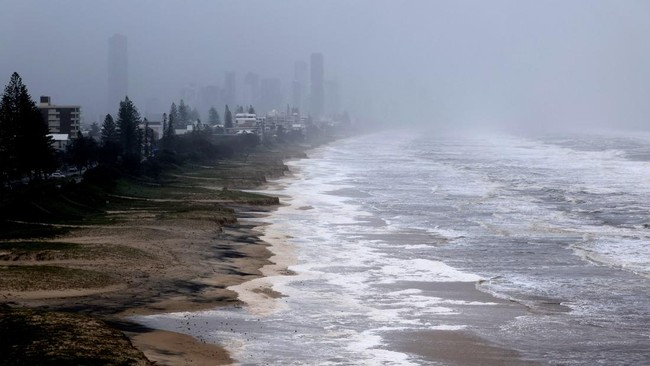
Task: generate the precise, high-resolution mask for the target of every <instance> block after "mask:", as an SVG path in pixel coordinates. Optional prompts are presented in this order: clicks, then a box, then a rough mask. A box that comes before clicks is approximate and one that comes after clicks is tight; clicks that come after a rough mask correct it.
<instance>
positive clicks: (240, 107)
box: [235, 105, 244, 113]
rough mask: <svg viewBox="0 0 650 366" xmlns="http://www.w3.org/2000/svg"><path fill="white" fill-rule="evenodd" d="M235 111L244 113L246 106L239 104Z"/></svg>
mask: <svg viewBox="0 0 650 366" xmlns="http://www.w3.org/2000/svg"><path fill="white" fill-rule="evenodd" d="M235 113H244V107H243V106H240V105H238V106H237V109H236V110H235Z"/></svg>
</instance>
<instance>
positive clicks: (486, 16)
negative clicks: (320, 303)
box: [0, 0, 650, 126]
mask: <svg viewBox="0 0 650 366" xmlns="http://www.w3.org/2000/svg"><path fill="white" fill-rule="evenodd" d="M115 33H121V34H124V35H126V36H127V37H128V48H129V94H130V97H131V98H132V99H133V100H134V101H135V102H136V104H137V105H138V106H142V105H144V103H145V101H146V100H147V99H150V98H158V99H159V100H161V101H162V104H164V105H169V104H170V103H171V101H172V100H176V99H178V98H180V90H181V88H182V87H183V86H186V85H188V84H190V83H195V84H197V85H208V84H221V82H222V79H223V74H224V72H225V71H229V70H234V71H236V72H237V77H238V79H240V80H241V79H243V75H244V74H245V73H246V72H248V71H253V72H256V73H259V74H260V75H261V76H263V77H279V78H281V79H282V81H283V83H284V84H285V85H288V83H289V82H290V81H291V79H292V72H293V63H294V61H297V60H304V61H309V55H310V54H311V53H312V52H322V53H323V54H324V56H325V69H326V71H325V72H326V79H330V78H336V79H338V80H339V82H340V84H341V94H342V105H343V107H345V108H347V109H349V110H350V111H352V112H353V113H354V114H356V115H358V116H359V117H362V118H365V119H377V120H379V119H383V120H387V121H391V122H392V123H395V124H398V123H411V122H418V123H424V124H432V125H434V124H438V125H439V124H450V125H475V124H476V125H489V126H492V125H509V126H517V125H527V126H537V125H594V126H601V125H610V126H650V1H647V0H638V1H634V0H607V1H604V0H583V1H579V0H535V1H526V0H501V1H488V0H476V1H470V0H449V1H436V0H402V1H397V0H394V1H388V0H356V1H355V0H331V1H313V0H311V1H310V0H275V1H271V0H259V1H248V0H233V1H218V0H192V1H171V0H170V1H165V0H128V1H127V0H107V1H103V0H93V1H88V0H57V1H50V0H38V1H37V0H0V83H2V85H3V86H4V85H6V83H7V81H8V80H9V77H10V75H11V73H12V72H13V71H17V72H18V73H20V75H21V76H22V77H23V80H24V82H25V83H26V84H27V86H28V88H29V90H30V92H31V93H32V95H33V96H34V98H37V97H38V96H39V95H50V96H52V98H53V102H54V103H59V104H81V105H82V107H83V108H84V112H85V118H86V120H93V119H96V118H97V117H96V116H98V115H100V114H101V113H104V106H105V103H106V79H107V76H106V69H107V66H106V62H107V61H106V58H107V39H108V37H110V36H111V35H112V34H115ZM141 108H143V107H141Z"/></svg>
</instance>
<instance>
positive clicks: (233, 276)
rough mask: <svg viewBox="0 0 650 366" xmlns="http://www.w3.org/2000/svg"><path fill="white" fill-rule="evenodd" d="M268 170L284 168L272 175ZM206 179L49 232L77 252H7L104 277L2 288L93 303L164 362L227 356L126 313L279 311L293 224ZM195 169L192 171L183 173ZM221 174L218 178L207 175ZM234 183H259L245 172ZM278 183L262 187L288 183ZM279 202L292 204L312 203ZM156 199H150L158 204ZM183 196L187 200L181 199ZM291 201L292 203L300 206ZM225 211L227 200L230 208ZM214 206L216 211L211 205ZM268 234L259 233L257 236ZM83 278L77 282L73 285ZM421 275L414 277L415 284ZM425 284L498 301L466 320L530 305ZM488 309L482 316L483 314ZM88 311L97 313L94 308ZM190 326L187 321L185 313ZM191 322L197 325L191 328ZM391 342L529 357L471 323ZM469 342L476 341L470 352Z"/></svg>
mask: <svg viewBox="0 0 650 366" xmlns="http://www.w3.org/2000/svg"><path fill="white" fill-rule="evenodd" d="M267 176H276V177H277V176H279V174H278V173H277V172H276V173H275V174H268V172H267ZM184 179H190V180H192V181H200V182H201V188H202V189H207V190H203V191H200V193H197V192H195V191H194V190H191V191H190V192H184V193H183V192H182V190H181V192H180V193H179V196H180V197H176V198H174V199H164V200H151V199H143V198H139V199H134V198H133V197H129V198H128V199H130V200H132V202H129V203H128V206H129V209H126V210H123V209H120V210H114V211H110V212H109V215H110V216H113V217H115V218H116V219H117V220H116V221H117V222H116V223H115V224H111V225H94V226H93V225H88V226H86V227H77V228H76V229H75V230H73V231H72V232H71V233H70V234H68V235H65V236H63V237H59V238H57V239H54V240H51V241H49V242H51V243H66V245H72V244H73V245H78V246H79V247H81V248H84V251H81V252H80V253H81V254H77V255H72V256H71V255H66V254H64V253H63V252H57V251H48V252H47V253H40V254H39V253H36V254H34V253H32V254H30V255H24V254H23V255H13V256H12V253H4V254H3V255H4V259H5V263H7V264H8V262H9V261H11V266H41V265H44V264H47V265H50V266H57V267H64V268H70V269H75V270H81V271H86V272H83V273H82V274H85V275H87V274H91V273H101V275H102V276H103V277H102V279H104V280H103V281H94V282H93V281H91V282H89V283H85V282H83V281H81V282H75V281H69V282H65V283H63V284H60V285H58V286H51V285H44V284H43V283H40V284H39V283H36V284H35V285H34V286H32V287H39V286H40V287H42V288H40V289H34V288H21V287H20V286H15V282H11V281H5V282H4V283H3V287H1V288H0V297H1V298H2V299H3V301H4V302H5V303H7V304H9V305H11V306H12V307H16V306H18V307H27V308H36V309H42V310H55V311H63V312H70V313H75V314H86V315H90V316H92V317H93V318H98V319H101V320H102V321H104V322H106V323H107V324H108V325H109V326H110V327H112V328H114V329H117V330H119V331H121V332H122V333H124V334H125V335H126V336H127V337H128V339H129V340H130V342H131V344H132V345H133V346H135V348H136V349H137V350H139V351H141V352H142V353H143V354H144V356H146V358H147V359H148V360H150V361H152V362H155V364H157V365H185V364H195V365H225V364H231V363H233V362H234V361H235V360H234V359H233V358H232V355H231V354H229V353H228V351H227V350H226V349H225V348H224V347H222V346H220V345H217V344H210V343H206V342H205V341H204V340H199V339H197V338H193V337H191V336H189V335H186V334H181V333H176V332H171V331H166V330H157V329H151V328H147V327H145V326H142V325H139V324H136V323H134V322H132V321H130V320H129V319H130V317H133V316H139V315H153V314H163V313H191V312H198V311H202V310H210V309H215V308H222V309H223V308H237V309H238V308H241V307H245V308H246V310H247V311H249V312H250V313H251V314H255V315H256V316H261V317H264V316H268V315H270V314H273V313H274V312H276V311H279V310H282V306H283V303H282V301H277V300H279V299H280V298H282V297H283V296H285V294H282V293H279V292H276V291H275V290H274V289H273V284H274V282H273V278H274V277H275V278H278V277H276V276H287V275H293V274H294V273H293V272H292V271H291V270H289V269H288V268H289V266H291V265H293V264H296V261H297V258H296V253H295V248H294V246H293V245H292V244H291V243H290V241H289V240H287V239H289V238H288V237H287V236H286V233H285V229H286V228H283V226H282V225H281V224H280V225H279V224H278V223H274V224H272V225H270V226H267V225H268V223H267V221H268V222H273V217H272V216H269V215H273V211H274V210H275V208H276V207H277V205H274V204H270V203H272V202H274V201H272V200H271V201H269V202H266V201H264V202H265V203H264V204H254V202H253V203H250V202H237V201H236V200H224V199H221V198H217V197H212V196H211V195H210V192H217V191H215V189H216V190H222V189H223V184H222V182H219V183H220V184H219V185H217V184H216V183H215V182H213V181H211V180H210V178H206V177H201V178H200V180H199V179H197V177H196V176H193V175H188V176H186V177H184ZM186 181H188V180H184V182H186ZM211 183H214V185H211ZM237 184H238V185H244V186H247V187H256V186H257V187H260V186H259V182H255V183H254V184H253V183H251V182H250V181H249V180H246V179H241V180H239V181H238V182H237ZM273 184H274V183H270V184H269V183H267V184H265V186H264V187H263V188H264V191H263V192H264V193H266V194H273V193H274V192H278V193H282V190H279V189H278V187H277V186H274V185H273ZM283 201H285V202H288V203H285V204H288V205H289V206H291V207H285V208H287V209H290V210H293V211H294V212H296V213H299V212H306V211H309V210H312V209H313V207H310V206H305V205H301V204H299V203H294V202H292V199H291V198H290V197H285V198H284V199H283ZM152 202H153V203H152ZM180 202H182V208H181V209H179V208H178V207H177V205H178V204H179V203H180ZM294 206H295V207H294ZM224 210H225V211H224ZM215 212H217V213H218V214H217V215H216V216H215ZM261 239H263V240H261ZM75 283H76V284H78V285H77V286H75ZM414 286H415V285H414ZM426 290H427V291H433V292H434V293H435V295H436V296H439V297H441V298H446V299H450V300H460V301H485V302H498V303H499V305H498V306H496V307H495V306H490V307H489V309H488V308H487V307H486V308H485V309H483V310H485V313H481V311H480V309H479V310H477V313H476V314H475V315H476V318H475V319H473V320H469V321H494V320H495V319H494V317H497V318H498V317H502V318H504V319H505V318H511V317H513V316H516V315H520V314H523V313H525V312H526V309H525V308H524V307H523V306H520V305H518V304H513V303H509V302H507V301H503V300H498V299H495V298H493V297H492V296H490V295H488V294H485V293H483V292H480V291H478V290H477V289H476V288H475V286H474V285H473V284H470V283H451V284H448V283H446V284H442V283H439V284H431V285H429V288H427V289H426ZM484 315H485V316H487V317H492V318H490V319H483V320H481V317H483V316H484ZM90 319H92V318H90ZM187 325H188V327H189V326H190V322H189V320H188V323H187ZM188 331H189V328H188ZM390 339H391V342H389V346H390V347H391V348H392V349H394V350H397V351H399V352H404V353H406V354H410V355H414V356H416V357H421V358H424V359H427V360H432V361H437V362H443V363H444V364H451V365H502V364H507V365H530V364H532V363H529V362H527V361H525V360H523V359H521V357H520V355H519V354H518V353H517V352H515V351H512V350H509V349H507V348H504V347H502V346H499V345H496V344H492V343H490V342H489V341H487V340H485V339H482V338H480V337H478V336H475V335H473V334H471V333H469V332H466V331H464V330H432V331H427V332H424V331H421V332H398V333H395V334H392V335H391V337H390ZM468 350H469V351H468Z"/></svg>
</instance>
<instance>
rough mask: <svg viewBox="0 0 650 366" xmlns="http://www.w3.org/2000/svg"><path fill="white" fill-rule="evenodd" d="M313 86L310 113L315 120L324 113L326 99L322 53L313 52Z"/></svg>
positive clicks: (311, 88)
mask: <svg viewBox="0 0 650 366" xmlns="http://www.w3.org/2000/svg"><path fill="white" fill-rule="evenodd" d="M310 71H311V87H310V96H309V98H310V100H311V109H310V114H311V117H312V118H313V119H314V120H318V119H320V117H322V115H323V104H324V101H325V86H324V85H323V79H324V77H325V68H324V62H323V54H322V53H312V54H311V70H310Z"/></svg>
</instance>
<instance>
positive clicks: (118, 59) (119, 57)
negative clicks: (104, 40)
mask: <svg viewBox="0 0 650 366" xmlns="http://www.w3.org/2000/svg"><path fill="white" fill-rule="evenodd" d="M128 85H129V75H128V58H127V48H126V36H124V35H121V34H115V35H113V36H112V37H110V38H109V39H108V100H107V105H106V110H107V111H108V113H111V114H116V112H117V110H118V109H119V107H120V101H122V100H124V97H126V95H127V93H128Z"/></svg>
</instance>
